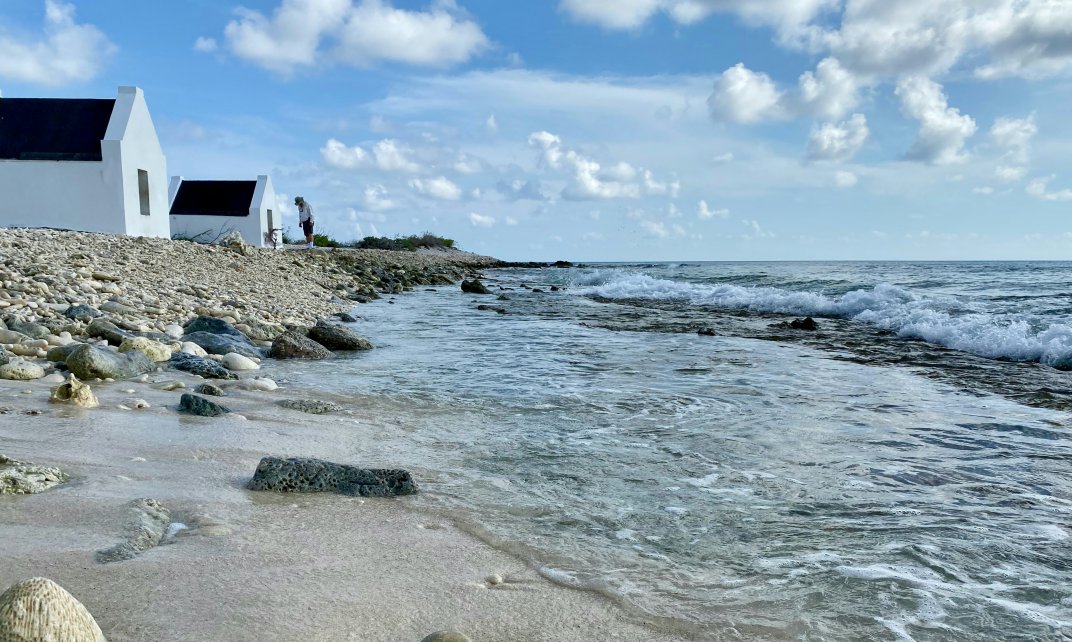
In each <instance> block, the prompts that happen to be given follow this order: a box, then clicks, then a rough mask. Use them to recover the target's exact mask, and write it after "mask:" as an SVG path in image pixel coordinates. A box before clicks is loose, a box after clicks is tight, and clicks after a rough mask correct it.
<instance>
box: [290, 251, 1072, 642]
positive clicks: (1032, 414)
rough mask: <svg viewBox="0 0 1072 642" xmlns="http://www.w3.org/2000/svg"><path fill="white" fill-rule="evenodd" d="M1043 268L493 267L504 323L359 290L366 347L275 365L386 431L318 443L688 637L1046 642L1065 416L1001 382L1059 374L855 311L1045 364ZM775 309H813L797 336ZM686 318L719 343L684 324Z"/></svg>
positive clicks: (1058, 356)
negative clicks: (386, 466) (924, 320)
mask: <svg viewBox="0 0 1072 642" xmlns="http://www.w3.org/2000/svg"><path fill="white" fill-rule="evenodd" d="M1054 265H1056V267H1052V266H1051V267H1050V268H1037V267H1036V266H1035V265H1032V264H1026V265H1024V266H1012V267H1009V269H1008V270H1007V271H1003V272H1002V274H1003V276H1002V278H1004V279H1005V281H1006V282H1005V283H1004V284H1002V285H995V284H994V282H993V281H994V280H993V279H992V282H991V283H990V285H986V284H985V283H984V281H985V279H982V278H977V279H976V280H975V281H974V282H972V281H971V279H969V278H968V277H967V276H965V274H966V272H965V273H961V272H957V270H958V269H960V268H959V267H958V266H954V269H953V270H952V272H951V271H950V270H949V269H947V268H945V267H940V266H938V267H936V266H933V265H931V266H928V265H922V266H920V265H911V264H893V267H890V265H885V266H880V268H881V269H879V268H876V267H873V266H867V265H863V264H861V265H851V266H844V265H835V266H833V267H832V268H831V267H829V266H828V267H823V266H819V265H812V266H807V267H804V268H802V267H801V266H786V265H785V264H748V265H736V266H671V267H667V266H662V265H659V266H651V267H637V266H625V267H622V266H614V267H608V266H601V267H599V268H595V269H587V268H577V269H571V270H545V271H520V270H519V271H503V272H499V273H495V274H493V275H491V279H490V282H491V283H492V284H494V285H501V286H503V287H507V288H512V289H511V290H509V291H508V294H509V296H510V297H511V300H509V301H501V302H496V301H494V300H493V297H480V300H479V303H489V304H492V303H494V304H495V305H501V306H503V307H504V308H506V309H507V312H508V313H507V314H505V315H499V314H496V313H495V312H489V311H477V310H475V307H476V304H477V302H478V301H477V298H475V297H473V296H471V295H465V294H462V293H460V292H459V291H457V290H456V289H455V288H440V289H436V290H435V291H431V292H430V291H420V292H416V293H413V294H408V295H405V296H400V297H396V298H395V303H394V304H389V303H388V302H387V301H379V302H376V303H374V304H372V305H368V306H363V307H361V308H359V309H358V313H359V314H361V315H362V317H363V319H362V321H360V322H359V323H358V324H356V325H355V327H356V328H357V329H358V330H360V331H362V332H364V333H366V334H368V335H369V336H370V338H371V339H372V340H373V341H374V343H376V344H377V346H378V349H377V350H375V351H372V352H370V353H364V354H359V355H356V356H354V357H352V358H348V359H343V360H338V361H333V362H332V363H331V365H330V367H331V368H332V371H331V376H328V377H325V376H324V369H323V368H324V366H323V364H301V363H288V364H285V365H282V366H280V367H279V374H280V375H282V376H284V377H286V378H289V379H290V380H291V381H292V382H293V383H295V384H298V385H299V386H301V387H306V386H308V387H313V388H315V389H316V390H318V391H320V392H321V393H322V394H324V395H326V396H328V397H331V396H334V395H337V396H339V397H340V398H343V399H346V400H348V401H349V402H352V403H354V404H356V405H357V406H358V407H361V408H363V410H362V411H361V413H362V415H365V416H369V417H373V418H375V420H376V421H377V422H380V423H384V424H386V425H388V426H391V425H393V426H397V428H398V429H397V430H396V431H394V432H390V431H385V432H384V433H383V438H382V439H381V440H379V441H378V442H377V444H376V446H375V447H374V448H373V449H368V450H364V451H363V452H339V453H338V456H339V458H340V459H347V460H354V461H375V462H379V463H383V462H390V463H391V464H393V465H399V466H406V467H409V468H412V469H414V470H415V471H417V472H418V475H419V477H420V478H421V479H422V480H424V484H423V487H424V490H426V491H427V492H426V493H424V494H423V496H422V497H421V499H420V502H419V503H420V505H421V506H422V507H423V509H425V510H429V511H438V512H444V513H446V514H449V515H450V516H452V517H453V518H455V519H456V520H458V521H459V522H460V523H462V524H465V525H466V526H467V528H469V529H471V530H472V531H473V532H475V533H477V534H479V535H480V536H481V537H483V538H484V539H486V540H487V541H490V542H492V543H493V544H495V545H497V546H499V547H502V548H504V549H506V550H508V551H510V552H512V553H515V554H517V555H519V556H521V557H523V558H525V559H527V560H529V561H530V562H531V563H532V564H533V565H534V566H536V567H538V568H540V569H541V572H542V573H543V574H544V575H545V576H546V577H548V578H550V579H552V580H554V581H557V582H561V583H564V584H568V585H572V586H576V587H578V588H585V589H589V590H596V591H601V592H604V593H606V594H608V595H610V596H612V597H614V598H615V599H619V600H620V601H621V602H622V603H623V605H625V606H626V608H629V609H635V610H639V611H640V612H643V613H645V614H648V615H649V616H651V617H653V618H656V619H659V618H663V622H664V623H665V624H667V625H672V626H677V627H685V628H687V629H689V630H692V631H694V632H695V633H696V635H697V636H698V637H700V638H702V639H799V640H843V639H874V640H892V639H899V640H909V639H915V640H980V639H1004V640H1037V639H1062V635H1067V634H1068V632H1069V630H1070V627H1072V581H1070V580H1072V484H1070V481H1069V480H1070V479H1072V476H1070V473H1072V441H1070V439H1069V433H1068V425H1069V416H1068V415H1067V414H1066V413H1064V412H1059V411H1057V410H1054V409H1052V408H1047V407H1044V408H1039V407H1031V406H1027V405H1024V404H1021V403H1018V401H1017V400H1016V397H1017V395H1018V394H1021V393H1023V391H1024V388H1037V387H1038V385H1039V384H1038V382H1046V383H1047V385H1053V386H1058V385H1063V386H1065V387H1067V377H1068V376H1069V375H1068V374H1067V373H1064V372H1058V371H1055V370H1052V369H1050V368H1047V367H1045V366H1043V365H1040V364H1039V363H1036V362H1032V363H1029V364H1022V363H1004V362H1001V361H993V360H988V359H984V358H982V356H981V355H971V354H968V353H962V352H959V351H953V350H948V349H946V348H943V347H941V346H940V345H934V346H933V347H932V346H931V345H930V344H920V343H919V342H918V341H912V342H906V341H905V339H904V338H902V337H909V336H911V334H912V333H911V332H910V331H907V330H905V328H907V327H909V326H906V325H902V326H898V325H897V324H896V323H895V322H893V321H889V322H879V321H874V320H873V319H876V318H878V316H882V318H886V319H895V318H902V317H906V315H907V316H912V315H913V314H917V312H919V311H921V310H925V311H928V312H927V314H929V315H931V316H930V317H928V318H931V319H932V320H935V319H936V320H937V321H935V322H936V323H937V322H941V323H945V324H946V326H947V327H949V328H956V329H957V331H961V332H965V333H968V334H970V333H971V331H972V330H971V328H980V327H983V326H985V325H986V324H985V323H983V321H984V319H983V317H985V321H986V323H989V324H990V327H992V328H994V329H996V330H997V331H998V332H991V336H992V337H998V338H1000V337H1002V336H1003V337H1005V338H1006V339H1007V338H1008V336H1019V335H1018V334H1017V333H1020V330H1015V329H1014V330H1011V331H1009V332H1012V335H1010V334H1008V332H1006V333H1005V334H1002V332H1001V331H1003V330H1002V329H1003V328H1004V329H1005V330H1008V327H1007V326H1011V325H1012V324H1015V323H1022V324H1024V327H1025V328H1026V329H1025V330H1023V332H1022V333H1020V334H1022V336H1023V337H1025V338H1026V339H1030V340H1032V341H1035V343H1034V344H1031V345H1036V344H1037V345H1036V347H1041V346H1044V349H1041V350H1035V351H1034V352H1032V351H1026V352H1020V353H1015V354H1014V351H1013V350H1011V349H1010V350H1006V351H1005V352H1007V353H1008V354H1005V355H998V356H1005V357H1006V358H1009V359H1012V358H1020V357H1023V358H1025V359H1026V358H1028V357H1030V355H1031V354H1035V353H1036V352H1037V354H1038V355H1039V359H1038V360H1042V355H1044V354H1050V355H1055V356H1054V359H1055V360H1056V361H1060V360H1062V359H1067V356H1068V355H1067V352H1062V350H1064V348H1062V345H1063V343H1062V342H1063V341H1064V339H1061V338H1060V337H1061V336H1063V335H1061V333H1060V332H1058V330H1059V329H1060V328H1061V327H1064V324H1065V323H1066V321H1067V319H1065V318H1062V317H1061V316H1060V313H1059V310H1060V309H1062V308H1061V304H1060V303H1059V299H1060V298H1061V296H1060V292H1059V291H1060V290H1061V284H1060V283H1059V278H1058V276H1059V275H1060V274H1061V273H1063V271H1065V270H1067V269H1068V267H1067V265H1065V264H1054ZM898 266H899V267H898ZM1005 268H1006V266H998V269H999V270H1005ZM980 269H981V268H979V267H975V268H971V270H975V272H978V271H979V270H980ZM971 270H968V272H971ZM1047 270H1049V271H1047ZM869 271H873V272H875V274H874V275H873V277H874V280H875V283H874V284H868V283H866V282H865V279H863V278H861V275H867V274H870V272H869ZM1040 274H1041V275H1042V276H1040ZM891 276H892V277H897V278H892V279H891ZM882 279H885V280H884V281H883V280H882ZM912 279H914V280H912ZM909 281H911V282H909ZM523 282H524V283H526V284H527V285H530V286H538V287H540V288H542V289H544V290H545V292H543V293H532V292H531V291H529V290H525V289H522V288H520V285H521V283H523ZM958 283H959V285H958ZM1026 283H1031V285H1032V290H1031V291H1032V292H1033V293H1038V296H1034V295H1033V296H1032V297H1030V298H1029V299H1025V300H1018V301H1014V302H1012V303H1009V302H1008V301H1006V299H1007V298H1008V297H1010V296H1013V295H1012V294H1010V291H1013V290H1015V289H1016V288H1017V287H1019V288H1021V289H1026V286H1025V285H1024V284H1026ZM550 284H559V285H568V286H569V287H568V289H567V290H565V291H560V292H550V291H548V290H549V287H548V286H549V285H550ZM1036 286H1037V287H1036ZM727 288H728V289H727ZM733 288H737V289H736V290H734V289H733ZM764 288H765V289H764ZM868 288H870V291H871V293H872V295H873V300H874V301H875V302H873V303H872V304H871V305H870V306H869V307H868V306H864V307H863V308H860V306H857V307H855V308H853V307H851V306H849V304H848V303H847V301H848V300H849V298H852V297H855V299H862V298H865V297H864V295H863V294H853V293H854V292H864V293H866V292H868V291H869V290H868ZM893 289H899V290H900V291H901V294H897V295H896V296H894V297H893V299H896V300H897V301H900V303H896V304H895V303H890V302H889V301H890V300H893V299H890V298H889V297H888V296H887V293H888V292H889V291H893ZM644 290H646V293H645V291H644ZM715 291H722V292H732V293H733V297H735V298H733V300H730V299H729V298H726V297H723V298H722V299H720V300H717V301H715V300H714V299H713V297H715V294H713V293H714V292H715ZM653 292H654V293H655V294H652V293H653ZM682 292H685V293H686V294H682ZM667 293H669V295H667ZM686 295H687V296H686ZM1025 296H1026V295H1025ZM749 297H751V298H749ZM855 299H853V300H855ZM801 300H807V301H811V302H812V303H811V304H814V306H815V307H814V309H810V308H807V307H806V306H804V304H801V303H800V301H801ZM786 301H792V302H786ZM816 301H818V302H819V303H815V302H816ZM824 301H825V302H824ZM811 304H809V305H811ZM896 305H900V306H901V307H902V308H904V309H906V310H911V312H904V311H902V312H898V311H897V310H896V309H895V308H896ZM883 306H885V307H883ZM820 308H821V310H820ZM876 310H878V311H881V314H879V312H876ZM868 311H870V312H871V313H873V314H872V315H871V316H869V315H868V314H866V313H867V312H868ZM939 311H940V312H941V314H944V315H945V316H944V317H943V316H941V315H938V316H934V315H937V314H938V312H939ZM778 312H792V313H810V314H819V313H820V312H825V313H826V314H830V315H831V316H832V317H833V318H830V319H825V320H824V319H820V324H821V325H822V326H823V331H822V332H821V333H820V334H821V338H817V337H815V336H812V335H808V337H806V338H800V337H797V336H795V335H792V336H790V335H787V334H786V333H785V332H784V331H780V330H779V331H777V332H775V333H773V334H772V333H771V332H770V331H768V330H767V325H768V324H769V323H771V322H772V321H775V320H778V319H780V318H783V317H779V316H777V315H776V314H775V315H773V316H772V313H778ZM876 315H878V316H876ZM972 315H975V317H972ZM917 316H918V315H917ZM924 316H926V315H924ZM968 318H972V319H973V320H972V321H971V322H970V323H968V322H966V321H964V319H968ZM712 319H716V320H717V322H718V323H719V328H718V329H719V331H720V333H721V334H724V335H725V334H731V335H732V336H717V337H702V336H697V335H696V334H695V332H694V327H696V326H702V325H705V324H706V323H709V322H711V320H712ZM965 324H967V325H965ZM883 325H884V326H886V327H885V329H886V330H888V331H889V332H886V333H882V334H875V333H876V330H877V329H878V330H881V329H883V328H881V327H878V326H883ZM966 328H967V329H966ZM638 330H644V331H638ZM947 334H948V333H947ZM783 335H784V336H783ZM898 335H901V336H898ZM972 336H976V335H972ZM979 336H982V335H979ZM872 339H873V340H874V342H875V343H877V344H879V348H878V349H875V348H874V346H872V345H871V340H872ZM995 340H997V339H995ZM935 343H936V344H940V343H942V342H941V341H935ZM946 343H947V344H949V343H951V342H946ZM1028 343H1030V341H1028ZM973 345H974V344H973ZM995 345H996V344H995ZM1024 345H1027V344H1024ZM1032 350H1034V348H1032ZM979 352H983V351H982V350H980V351H979ZM1029 353H1030V354H1029ZM897 355H902V356H903V355H913V356H912V358H910V359H907V360H903V361H902V362H898V359H897V358H896V357H897ZM1035 361H1037V360H1035ZM979 372H981V373H982V374H978V373H979ZM1032 377H1036V378H1037V381H1036V379H1032ZM1014 378H1015V379H1018V380H1020V381H1021V385H1020V387H1019V388H1016V386H1012V385H1010V386H1009V389H1010V390H1012V392H1011V393H1010V394H1004V390H1003V388H1002V383H1001V382H1002V381H1006V382H1009V381H1011V380H1012V379H1014ZM1025 382H1026V383H1025ZM1061 392H1062V391H1061V390H1057V391H1056V392H1055V394H1059V393H1061ZM1035 405H1036V406H1037V405H1039V404H1035ZM1043 405H1045V404H1043ZM347 429H349V428H347ZM341 449H343V450H344V449H345V448H341Z"/></svg>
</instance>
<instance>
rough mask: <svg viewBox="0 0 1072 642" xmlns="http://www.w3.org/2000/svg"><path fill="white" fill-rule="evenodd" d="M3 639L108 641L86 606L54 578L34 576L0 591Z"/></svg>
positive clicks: (13, 641) (22, 641)
mask: <svg viewBox="0 0 1072 642" xmlns="http://www.w3.org/2000/svg"><path fill="white" fill-rule="evenodd" d="M0 636H2V638H0V639H3V640H4V642H44V641H46V640H51V641H55V642H60V641H61V640H62V642H105V641H104V633H102V632H101V629H100V627H99V626H97V622H96V620H94V619H93V616H92V615H90V613H89V611H88V610H87V609H86V607H85V606H83V605H82V603H81V602H79V601H78V600H77V599H75V597H74V596H73V595H71V594H70V593H68V592H67V591H65V590H64V589H63V587H62V586H60V585H59V584H56V583H55V582H53V581H52V580H49V579H45V578H43V577H34V578H30V579H28V580H23V581H21V582H19V583H18V584H15V585H14V586H12V587H11V588H9V589H8V590H6V591H4V594H3V595H0Z"/></svg>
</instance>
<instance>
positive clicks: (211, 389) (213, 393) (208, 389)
mask: <svg viewBox="0 0 1072 642" xmlns="http://www.w3.org/2000/svg"><path fill="white" fill-rule="evenodd" d="M194 392H196V393H197V394H199V395H208V396H209V397H226V396H227V393H226V392H224V391H223V389H222V388H220V387H219V386H214V385H212V384H211V383H203V384H201V385H200V386H198V387H196V388H194Z"/></svg>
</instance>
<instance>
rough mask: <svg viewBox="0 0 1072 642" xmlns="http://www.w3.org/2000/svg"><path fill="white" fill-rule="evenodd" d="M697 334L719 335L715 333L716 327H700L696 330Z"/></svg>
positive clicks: (703, 335)
mask: <svg viewBox="0 0 1072 642" xmlns="http://www.w3.org/2000/svg"><path fill="white" fill-rule="evenodd" d="M696 334H698V335H700V336H701V337H715V336H718V335H717V334H716V333H715V329H714V328H700V329H699V330H697V331H696Z"/></svg>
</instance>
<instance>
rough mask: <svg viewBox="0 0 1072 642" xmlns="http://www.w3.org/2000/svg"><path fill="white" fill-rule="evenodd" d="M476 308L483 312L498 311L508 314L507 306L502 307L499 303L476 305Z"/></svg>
mask: <svg viewBox="0 0 1072 642" xmlns="http://www.w3.org/2000/svg"><path fill="white" fill-rule="evenodd" d="M476 309H477V310H480V311H482V312H497V313H499V314H506V308H500V307H499V306H497V305H478V306H476Z"/></svg>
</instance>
